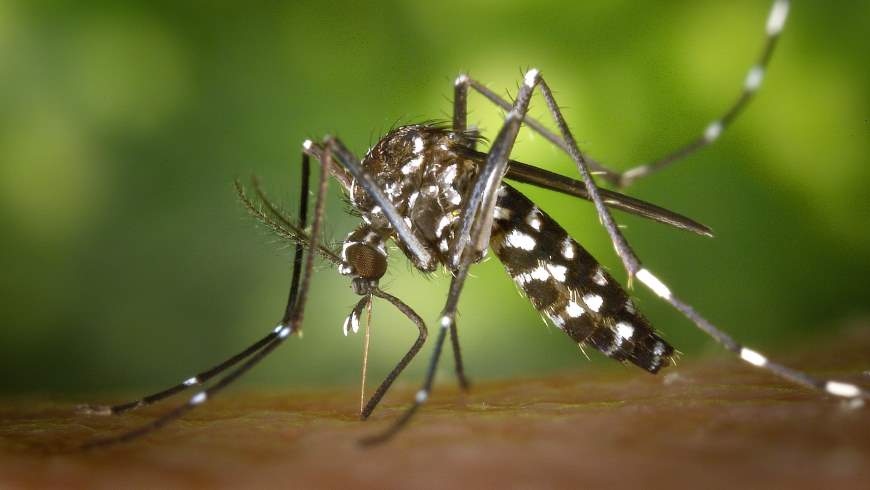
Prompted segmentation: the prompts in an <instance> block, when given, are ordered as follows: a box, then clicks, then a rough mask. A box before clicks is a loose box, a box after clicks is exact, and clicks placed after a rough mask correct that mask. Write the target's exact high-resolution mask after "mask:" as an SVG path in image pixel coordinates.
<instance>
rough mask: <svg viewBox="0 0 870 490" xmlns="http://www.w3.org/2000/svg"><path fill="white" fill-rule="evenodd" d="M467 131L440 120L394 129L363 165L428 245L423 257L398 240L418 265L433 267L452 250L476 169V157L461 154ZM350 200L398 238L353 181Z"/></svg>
mask: <svg viewBox="0 0 870 490" xmlns="http://www.w3.org/2000/svg"><path fill="white" fill-rule="evenodd" d="M464 141H469V137H468V136H467V135H464V134H461V133H456V132H453V131H450V130H448V129H445V128H442V127H440V126H437V125H428V124H415V125H410V126H402V127H400V128H397V129H395V130H393V131H390V132H389V133H388V134H387V135H386V136H384V137H383V138H381V140H380V141H378V143H377V144H375V146H373V147H372V148H371V149H370V150H369V151H368V153H366V156H365V158H363V160H362V166H363V167H364V168H365V170H366V171H367V172H368V173H369V174H370V175H371V176H372V177H373V178H374V179H375V181H376V182H377V183H378V186H379V187H380V188H381V189H383V191H384V194H385V195H386V197H387V199H389V200H390V202H391V203H392V204H393V206H395V207H396V210H397V211H398V212H399V214H400V215H401V216H402V219H403V220H404V222H405V224H406V225H407V226H408V228H409V229H410V230H411V232H412V233H413V234H414V235H415V236H416V238H417V239H418V240H419V241H420V242H421V243H422V244H423V245H424V246H425V247H426V248H427V249H428V250H429V251H430V253H431V256H432V258H431V260H430V261H429V262H427V263H420V262H419V261H418V260H417V259H416V258H415V256H414V254H413V253H411V252H410V251H408V250H407V248H406V246H405V244H404V243H402V241H400V240H398V241H397V244H398V246H399V248H400V249H401V250H402V252H403V253H405V255H406V256H407V257H408V258H409V259H411V261H412V262H413V263H414V265H415V267H417V268H418V269H419V270H421V271H424V272H432V271H434V270H435V269H436V268H437V267H438V265H439V264H443V265H448V264H449V263H450V262H449V260H448V251H449V250H450V247H451V246H452V245H453V240H454V238H455V236H456V235H457V234H458V232H459V230H458V228H459V221H460V219H459V218H460V213H461V210H462V203H463V200H464V199H465V195H466V192H467V191H468V190H469V188H470V187H471V185H472V182H473V180H474V178H475V177H476V176H477V173H478V166H477V162H475V161H474V160H471V159H469V158H466V157H465V156H463V154H464V153H463V152H462V150H463V149H464V148H465V147H464V146H463V142H464ZM349 195H350V201H351V204H352V205H353V206H354V207H355V208H356V210H357V211H359V212H360V215H361V216H362V219H363V221H364V222H365V223H366V224H367V225H368V226H369V227H370V229H371V230H373V231H375V232H376V233H377V234H379V235H380V236H383V237H388V238H395V231H394V230H393V229H392V226H391V225H390V223H389V222H388V221H387V219H386V217H385V216H384V214H383V211H382V209H381V207H380V206H378V205H376V204H375V202H374V201H373V200H372V198H371V197H370V196H369V195H368V194H367V193H366V192H365V190H364V189H363V188H362V187H361V186H358V185H356V182H355V181H352V183H351V186H350V189H349Z"/></svg>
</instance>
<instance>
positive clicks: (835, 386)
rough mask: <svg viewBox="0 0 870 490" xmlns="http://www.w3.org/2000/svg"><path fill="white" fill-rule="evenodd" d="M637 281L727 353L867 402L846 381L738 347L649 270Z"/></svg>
mask: <svg viewBox="0 0 870 490" xmlns="http://www.w3.org/2000/svg"><path fill="white" fill-rule="evenodd" d="M636 277H637V279H638V281H640V282H641V283H643V284H644V285H646V286H647V287H648V288H649V289H650V290H652V292H654V293H655V294H656V295H658V296H659V297H660V298H662V299H663V300H665V301H667V302H668V303H670V304H671V305H672V306H673V307H674V308H676V309H677V310H679V311H680V312H681V313H682V314H683V315H685V316H686V318H688V319H689V320H691V321H692V322H693V323H694V324H695V325H697V327H698V328H699V329H700V330H702V331H703V332H705V333H706V334H707V335H709V336H710V337H712V338H713V339H715V340H716V341H717V342H719V343H720V344H722V346H723V347H725V348H726V349H727V350H729V351H731V352H733V353H734V354H736V355H737V356H738V357H740V359H742V360H743V361H745V362H747V363H749V364H751V365H753V366H755V367H758V368H761V369H765V370H767V371H770V372H772V373H773V374H776V375H777V376H779V377H781V378H784V379H786V380H788V381H791V382H792V383H795V384H798V385H801V386H805V387H807V388H810V389H814V390H819V391H823V392H825V393H828V394H830V395H833V396H837V397H840V398H848V399H868V398H870V392H868V391H867V390H865V389H864V388H861V387H860V386H857V385H855V384H852V383H846V382H843V381H836V380H829V379H819V378H815V377H813V376H810V375H809V374H807V373H804V372H802V371H798V370H795V369H792V368H790V367H787V366H784V365H782V364H779V363H776V362H773V361H771V360H770V359H768V358H767V356H765V355H763V354H761V353H760V352H758V351H756V350H753V349H750V348H748V347H745V346H743V345H741V344H739V343H737V342H736V341H735V340H734V339H733V338H731V336H730V335H728V334H727V333H725V332H723V331H722V330H720V329H719V328H717V327H716V326H715V325H713V324H712V323H710V322H709V321H708V320H707V319H706V318H704V317H703V316H701V315H700V314H699V313H698V312H697V311H695V309H694V308H692V307H691V306H690V305H688V304H686V303H685V302H683V301H682V300H680V299H679V298H677V297H676V296H674V294H673V293H672V292H671V290H670V288H668V287H667V286H666V285H665V284H664V283H663V282H662V281H661V280H660V279H659V278H658V277H656V276H655V275H653V274H652V273H651V272H650V271H649V270H647V269H641V270H640V271H638V273H637V276H636Z"/></svg>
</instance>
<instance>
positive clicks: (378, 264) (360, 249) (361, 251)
mask: <svg viewBox="0 0 870 490" xmlns="http://www.w3.org/2000/svg"><path fill="white" fill-rule="evenodd" d="M344 256H345V260H346V261H347V265H348V266H350V268H351V269H352V271H353V272H352V274H353V275H354V277H359V278H362V279H366V280H369V281H377V280H378V279H380V278H382V277H384V274H386V272H387V257H386V256H385V255H384V254H383V253H381V251H380V250H378V249H377V247H375V246H372V245H370V244H367V243H359V242H357V243H353V244H351V245H350V246H349V247H347V249H345V252H344Z"/></svg>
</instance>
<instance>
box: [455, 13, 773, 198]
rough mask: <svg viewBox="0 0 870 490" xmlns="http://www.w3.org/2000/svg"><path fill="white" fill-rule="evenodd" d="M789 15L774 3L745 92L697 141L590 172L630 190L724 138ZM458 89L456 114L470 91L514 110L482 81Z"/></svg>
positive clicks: (547, 134) (592, 163) (463, 80)
mask: <svg viewBox="0 0 870 490" xmlns="http://www.w3.org/2000/svg"><path fill="white" fill-rule="evenodd" d="M788 11H789V0H774V2H773V4H772V6H771V9H770V13H769V14H768V17H767V22H766V24H765V42H764V46H763V47H762V50H761V54H760V55H759V57H758V58H757V60H756V62H755V63H754V64H753V65H752V67H750V69H749V71H748V72H747V74H746V78H745V80H744V83H743V89H742V91H741V93H740V95H739V96H738V98H737V99H736V100H735V101H734V102H733V103H732V104H731V105H730V106H729V107H728V109H727V110H726V111H725V112H724V113H723V115H722V116H721V117H719V118H717V119H714V120H713V121H712V122H710V123H709V124H708V125H707V126H706V128H705V129H704V131H703V132H702V133H701V134H700V135H699V136H698V137H697V138H695V139H694V140H692V141H690V142H689V143H687V144H686V145H684V146H682V147H680V148H678V149H676V150H673V151H671V152H670V153H668V154H666V155H665V156H663V157H661V158H659V159H657V160H653V161H652V162H650V163H645V164H642V165H637V166H635V167H633V168H630V169H628V170H625V171H622V172H620V171H618V170H614V169H611V168H609V166H608V165H605V164H602V163H601V162H598V161H596V160H594V159H592V158H589V157H586V156H584V158H585V160H586V163H587V165H588V166H589V168H590V169H592V170H594V171H595V172H596V173H598V174H600V175H601V176H602V178H604V179H605V180H606V181H607V182H609V183H611V184H614V185H617V186H619V187H627V186H628V185H630V184H632V183H633V182H635V181H636V180H639V179H641V178H643V177H646V176H649V175H651V174H653V173H655V172H657V171H659V170H661V169H663V168H665V167H667V166H669V165H671V164H673V163H675V162H677V161H679V160H682V159H683V158H685V157H687V156H689V155H691V154H693V153H695V152H696V151H698V150H700V149H702V148H704V147H707V146H709V145H711V144H713V143H714V142H715V141H716V140H718V139H719V138H720V137H721V135H722V132H723V131H724V130H725V129H726V128H728V127H729V126H730V125H731V124H732V123H733V122H734V119H735V118H736V117H737V116H738V115H739V114H740V113H741V112H742V111H743V109H745V108H746V106H747V105H748V104H749V102H750V101H751V99H752V98H753V96H754V95H755V93H756V92H757V91H758V89H759V88H760V87H761V84H762V82H763V80H764V75H765V72H766V70H767V67H768V65H769V63H770V59H771V56H772V55H773V51H774V48H775V47H776V44H777V41H778V40H779V36H780V33H781V32H782V30H783V28H784V26H785V22H786V19H787V18H788ZM455 86H456V89H455V94H457V95H458V94H460V93H461V94H462V98H461V99H460V98H456V97H455V98H454V114H455V113H456V109H457V108H458V107H460V106H459V105H458V104H459V102H460V101H461V104H462V105H461V108H462V109H463V112H462V113H463V114H467V109H466V107H465V104H466V100H467V91H468V88H469V87H470V88H472V89H473V90H475V91H476V92H478V93H480V94H481V95H483V96H484V97H485V98H486V99H488V100H489V101H491V102H492V103H494V104H495V105H497V106H499V107H501V108H502V109H504V110H510V108H511V103H510V102H508V101H507V100H505V99H504V98H503V97H501V96H499V95H498V94H497V93H495V92H493V91H492V90H490V89H488V88H487V87H486V86H485V85H483V84H482V83H480V82H479V81H477V80H475V79H473V78H470V77H469V76H468V75H466V74H461V75H460V76H459V77H457V78H456V81H455ZM454 121H455V119H454ZM525 124H526V125H527V126H528V127H529V128H531V129H532V130H533V131H535V132H537V133H538V134H540V135H541V136H543V137H544V139H546V140H548V141H550V142H551V143H553V144H554V145H556V146H557V147H559V148H561V149H562V150H563V151H565V152H569V151H570V149H569V147H568V144H567V143H566V142H565V141H564V140H563V139H562V138H560V137H559V136H558V135H557V134H555V133H553V132H552V131H550V130H549V129H547V128H546V127H544V125H543V124H541V123H540V122H539V121H537V120H536V119H534V118H532V117H526V118H525Z"/></svg>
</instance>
